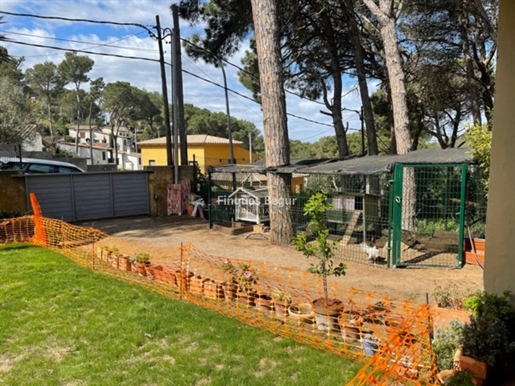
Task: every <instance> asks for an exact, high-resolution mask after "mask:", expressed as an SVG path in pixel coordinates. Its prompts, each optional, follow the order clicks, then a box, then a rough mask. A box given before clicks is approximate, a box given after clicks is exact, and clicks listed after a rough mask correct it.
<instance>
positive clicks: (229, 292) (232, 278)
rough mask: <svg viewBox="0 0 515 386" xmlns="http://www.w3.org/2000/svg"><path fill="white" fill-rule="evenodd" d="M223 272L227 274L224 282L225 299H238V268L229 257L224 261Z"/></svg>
mask: <svg viewBox="0 0 515 386" xmlns="http://www.w3.org/2000/svg"><path fill="white" fill-rule="evenodd" d="M222 272H223V273H224V274H225V276H226V280H225V282H224V283H223V284H222V290H223V293H224V297H225V300H234V299H236V293H237V292H238V280H237V269H236V267H235V266H234V264H233V263H232V262H231V260H229V259H225V260H224V262H223V263H222Z"/></svg>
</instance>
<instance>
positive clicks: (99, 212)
mask: <svg viewBox="0 0 515 386" xmlns="http://www.w3.org/2000/svg"><path fill="white" fill-rule="evenodd" d="M110 181H111V178H110V174H86V173H83V174H76V175H74V176H73V190H74V192H75V216H76V218H77V220H92V219H97V218H103V217H111V216H113V202H112V194H111V183H110Z"/></svg>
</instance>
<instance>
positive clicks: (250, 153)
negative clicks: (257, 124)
mask: <svg viewBox="0 0 515 386" xmlns="http://www.w3.org/2000/svg"><path fill="white" fill-rule="evenodd" d="M249 163H252V133H249Z"/></svg>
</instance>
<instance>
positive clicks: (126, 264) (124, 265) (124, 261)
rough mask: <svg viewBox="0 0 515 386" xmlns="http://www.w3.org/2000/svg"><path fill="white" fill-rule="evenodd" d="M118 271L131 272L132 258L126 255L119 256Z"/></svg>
mask: <svg viewBox="0 0 515 386" xmlns="http://www.w3.org/2000/svg"><path fill="white" fill-rule="evenodd" d="M118 269H119V270H121V271H129V272H130V271H131V270H132V267H131V257H130V256H129V255H126V254H124V253H121V254H119V255H118Z"/></svg>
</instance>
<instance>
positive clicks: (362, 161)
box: [210, 149, 474, 175]
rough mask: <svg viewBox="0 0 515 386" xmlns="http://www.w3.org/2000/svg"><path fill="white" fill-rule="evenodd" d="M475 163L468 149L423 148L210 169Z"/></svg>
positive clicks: (325, 169)
mask: <svg viewBox="0 0 515 386" xmlns="http://www.w3.org/2000/svg"><path fill="white" fill-rule="evenodd" d="M464 163H466V164H473V163H474V160H473V159H472V158H471V157H470V155H468V152H467V150H466V149H445V150H442V149H423V150H417V151H413V152H410V153H407V154H401V155H378V156H370V157H354V158H352V157H350V158H348V159H332V160H331V159H318V160H314V159H305V160H292V161H291V162H290V165H286V166H279V167H276V168H270V169H267V168H266V166H265V163H264V160H260V161H258V162H255V163H253V164H250V165H220V166H215V167H212V168H211V169H210V171H211V172H212V173H238V172H243V173H266V171H267V170H270V171H273V172H276V173H284V174H290V173H293V172H296V173H302V174H340V175H352V174H366V175H372V174H382V173H389V172H391V171H392V170H393V167H394V166H395V165H396V164H404V165H414V164H426V165H427V164H433V165H442V164H464Z"/></svg>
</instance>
